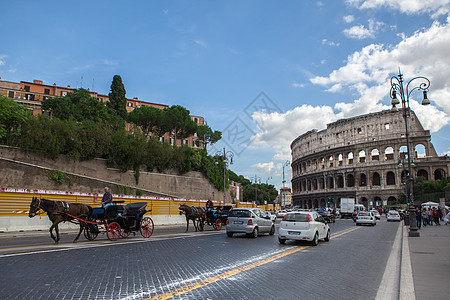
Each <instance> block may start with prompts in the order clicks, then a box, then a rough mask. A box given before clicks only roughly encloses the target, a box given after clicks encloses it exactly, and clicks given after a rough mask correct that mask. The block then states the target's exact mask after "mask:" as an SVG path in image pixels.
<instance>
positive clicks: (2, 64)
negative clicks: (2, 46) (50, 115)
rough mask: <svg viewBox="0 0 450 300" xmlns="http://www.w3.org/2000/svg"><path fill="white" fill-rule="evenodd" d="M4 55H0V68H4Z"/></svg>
mask: <svg viewBox="0 0 450 300" xmlns="http://www.w3.org/2000/svg"><path fill="white" fill-rule="evenodd" d="M5 58H6V55H3V54H0V66H4V65H5V64H6V62H5V60H4V59H5Z"/></svg>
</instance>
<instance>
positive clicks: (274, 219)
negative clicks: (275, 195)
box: [266, 211, 277, 222]
mask: <svg viewBox="0 0 450 300" xmlns="http://www.w3.org/2000/svg"><path fill="white" fill-rule="evenodd" d="M266 213H267V214H268V215H269V216H270V219H271V220H272V222H275V221H276V220H277V216H276V215H275V214H274V213H271V212H270V211H266Z"/></svg>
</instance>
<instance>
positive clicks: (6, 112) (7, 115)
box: [0, 95, 29, 143]
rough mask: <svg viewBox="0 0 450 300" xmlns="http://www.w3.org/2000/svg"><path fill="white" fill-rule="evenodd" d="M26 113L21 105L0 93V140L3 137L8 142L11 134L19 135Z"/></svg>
mask: <svg viewBox="0 0 450 300" xmlns="http://www.w3.org/2000/svg"><path fill="white" fill-rule="evenodd" d="M28 115H29V113H27V111H26V109H25V108H24V107H23V106H21V105H19V104H17V103H16V102H14V100H12V99H9V98H6V97H4V96H2V95H0V140H1V139H3V138H4V139H5V140H6V142H7V143H8V141H9V139H10V137H11V136H13V135H20V130H21V126H22V125H23V124H24V123H25V122H26V121H27V116H28Z"/></svg>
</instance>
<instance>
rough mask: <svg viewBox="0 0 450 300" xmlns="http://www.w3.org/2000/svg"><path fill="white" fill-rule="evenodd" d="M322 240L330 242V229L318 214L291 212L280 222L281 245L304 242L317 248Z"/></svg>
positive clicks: (279, 239)
mask: <svg viewBox="0 0 450 300" xmlns="http://www.w3.org/2000/svg"><path fill="white" fill-rule="evenodd" d="M321 239H323V240H325V241H326V242H328V241H329V240H330V227H329V226H328V224H327V223H326V221H325V219H324V218H323V217H322V216H321V215H320V214H319V213H318V212H315V211H312V212H290V213H287V214H286V216H285V217H284V218H283V220H282V221H281V222H280V228H279V231H278V241H279V242H280V244H284V243H286V240H302V241H311V242H312V245H313V246H317V244H318V243H319V240H321Z"/></svg>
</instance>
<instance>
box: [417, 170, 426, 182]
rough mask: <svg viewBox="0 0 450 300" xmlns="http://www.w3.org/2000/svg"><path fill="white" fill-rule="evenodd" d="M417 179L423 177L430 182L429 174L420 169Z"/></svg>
mask: <svg viewBox="0 0 450 300" xmlns="http://www.w3.org/2000/svg"><path fill="white" fill-rule="evenodd" d="M417 177H423V178H425V180H428V172H427V171H426V170H424V169H420V170H419V171H417Z"/></svg>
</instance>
